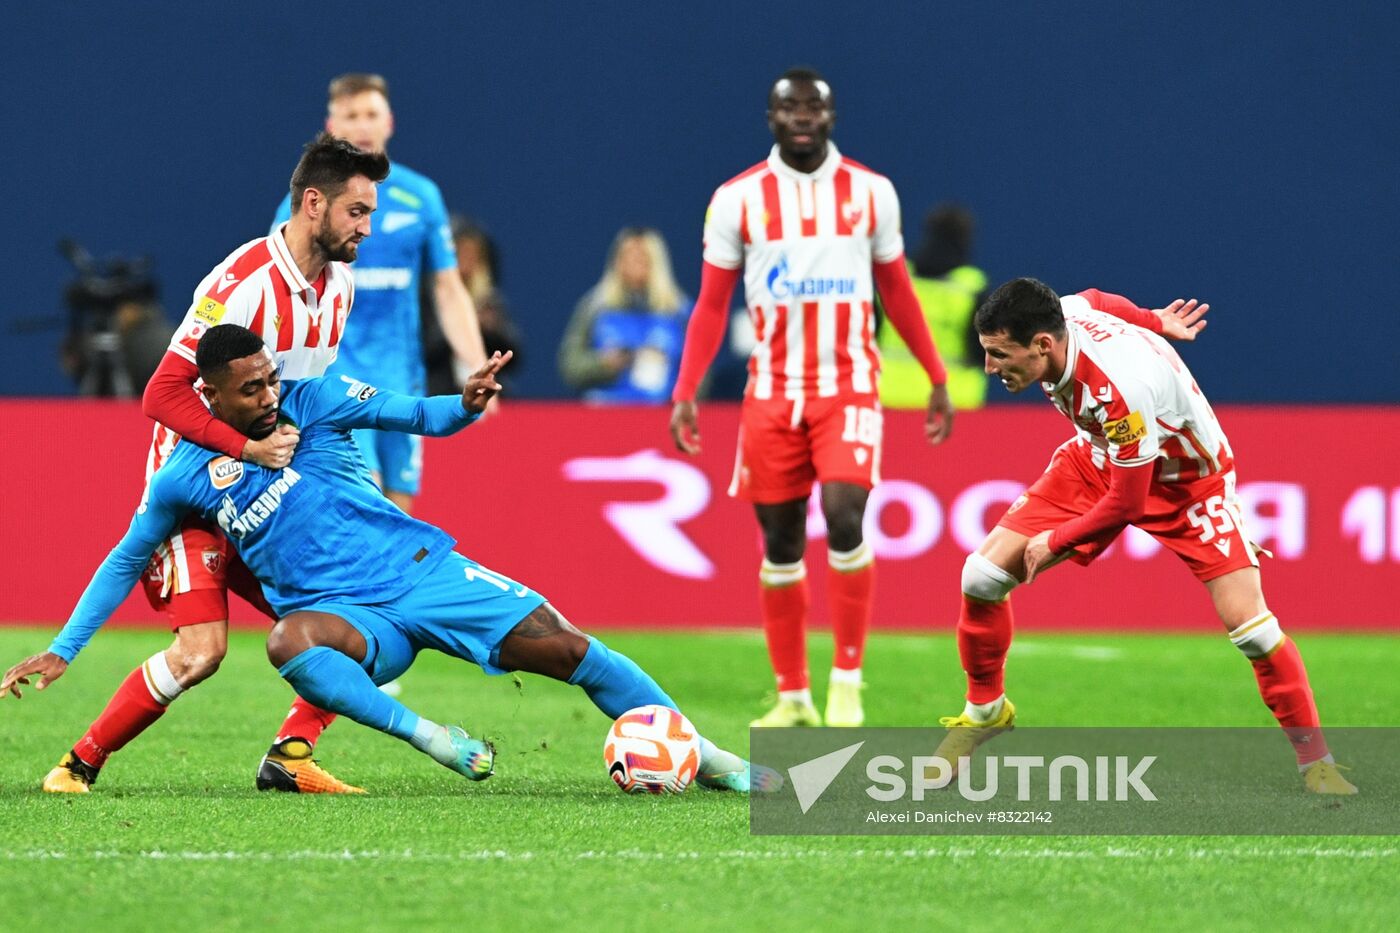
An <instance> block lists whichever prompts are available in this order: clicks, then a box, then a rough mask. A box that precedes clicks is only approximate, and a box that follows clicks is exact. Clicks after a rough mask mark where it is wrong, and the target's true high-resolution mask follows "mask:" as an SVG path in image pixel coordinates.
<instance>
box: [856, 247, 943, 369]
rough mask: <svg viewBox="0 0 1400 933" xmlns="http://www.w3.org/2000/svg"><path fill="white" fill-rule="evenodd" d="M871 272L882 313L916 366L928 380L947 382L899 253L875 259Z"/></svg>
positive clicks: (902, 257)
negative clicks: (878, 260) (873, 275)
mask: <svg viewBox="0 0 1400 933" xmlns="http://www.w3.org/2000/svg"><path fill="white" fill-rule="evenodd" d="M871 268H872V270H873V271H874V273H875V287H876V288H878V289H879V290H880V299H881V300H882V301H883V302H884V304H885V313H886V314H887V315H889V318H890V323H891V324H893V325H894V329H895V330H897V331H899V336H901V337H903V338H904V342H905V343H906V344H908V345H909V350H910V352H911V353H913V354H914V358H915V359H916V360H918V361H919V365H920V366H922V367H923V368H924V372H926V373H928V378H929V381H930V382H932V383H933V384H934V385H936V386H941V385H943V384H945V383H946V382H947V381H948V371H947V370H946V369H944V368H943V361H942V360H941V359H939V357H938V348H936V347H935V346H934V345H933V337H931V336H930V335H929V330H928V321H926V320H924V312H923V310H922V309H921V308H920V307H919V299H918V297H917V296H916V295H915V294H914V283H913V282H911V281H909V269H908V267H907V266H905V264H904V256H903V254H901V255H899V256H897V257H895V258H894V259H891V260H890V261H889V262H877V263H874V264H873V266H872V267H871Z"/></svg>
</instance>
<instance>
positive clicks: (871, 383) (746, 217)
mask: <svg viewBox="0 0 1400 933" xmlns="http://www.w3.org/2000/svg"><path fill="white" fill-rule="evenodd" d="M827 145H828V151H827V157H826V160H825V161H823V162H822V164H821V167H819V168H818V169H817V170H816V171H815V172H812V173H810V174H807V173H803V172H799V171H797V170H796V169H793V168H790V167H789V166H788V165H786V164H785V163H784V162H783V160H782V159H781V158H780V157H779V156H778V149H777V147H776V146H775V147H773V151H772V152H771V153H770V154H769V156H768V159H767V160H766V161H764V162H760V163H759V164H758V165H755V166H754V167H753V168H751V169H749V170H748V171H746V172H744V173H743V174H741V175H738V176H736V177H735V178H732V179H730V180H729V181H727V182H725V183H724V184H723V185H721V186H720V187H719V190H717V191H716V192H715V195H714V198H713V199H712V200H711V201H710V209H709V211H707V212H706V215H705V261H706V262H708V263H710V264H711V265H715V266H719V267H720V268H724V269H737V268H739V266H741V265H742V266H743V267H744V291H745V295H746V303H747V305H748V310H749V316H750V317H751V319H752V320H753V325H754V331H755V335H756V337H757V341H758V342H757V345H756V346H755V347H754V350H753V354H752V356H751V357H750V358H749V384H748V388H747V390H746V394H747V395H748V396H750V397H752V398H757V399H769V398H789V399H793V400H799V399H803V398H810V397H821V398H827V397H830V396H834V395H837V394H838V393H840V394H845V393H852V392H854V393H861V394H873V393H875V392H876V391H877V390H878V388H879V385H878V383H879V376H880V356H879V353H878V352H877V351H876V348H875V335H874V325H875V320H874V295H875V290H874V285H873V283H872V281H871V269H870V267H871V263H872V262H880V263H884V262H889V261H891V260H895V259H899V258H900V257H901V256H902V255H903V254H904V238H903V236H902V235H901V233H900V219H899V197H898V196H897V195H896V194H895V190H894V185H892V184H890V180H889V179H888V178H886V177H884V176H883V175H878V174H876V173H875V172H872V171H871V170H870V169H868V168H866V167H865V166H863V165H861V164H860V163H859V162H854V161H852V160H850V159H847V158H845V157H843V156H842V155H841V153H840V152H838V151H837V149H836V146H835V145H834V144H831V143H828V144H827Z"/></svg>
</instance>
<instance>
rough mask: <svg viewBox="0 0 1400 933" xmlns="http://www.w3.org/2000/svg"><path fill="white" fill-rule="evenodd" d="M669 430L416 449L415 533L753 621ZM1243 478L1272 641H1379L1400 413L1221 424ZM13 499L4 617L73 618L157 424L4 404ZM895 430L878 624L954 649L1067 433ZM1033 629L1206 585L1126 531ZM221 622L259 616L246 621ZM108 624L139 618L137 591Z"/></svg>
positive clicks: (591, 602) (522, 434)
mask: <svg viewBox="0 0 1400 933" xmlns="http://www.w3.org/2000/svg"><path fill="white" fill-rule="evenodd" d="M667 414H668V413H667V411H666V410H664V409H656V408H594V407H587V406H583V405H574V404H532V403H524V402H516V403H512V404H508V405H507V406H506V407H505V409H504V411H503V413H502V414H501V415H499V416H498V417H494V418H490V419H488V420H486V421H484V422H482V423H479V424H477V425H474V426H472V427H471V428H469V429H467V430H466V431H465V432H463V433H462V434H460V435H458V436H456V437H452V438H444V439H436V440H429V441H428V442H427V445H426V451H425V458H424V459H425V461H426V473H425V479H424V489H423V495H422V496H421V498H420V499H419V503H418V512H419V514H420V515H421V516H422V517H423V518H425V519H427V520H429V521H432V522H434V523H436V524H439V525H441V526H442V527H443V528H445V529H447V530H448V531H449V532H451V533H452V534H453V535H455V536H456V537H457V539H458V541H459V545H458V547H459V550H461V551H462V552H463V553H465V554H468V555H469V556H471V557H473V558H475V559H477V560H480V561H481V562H482V563H484V564H486V565H488V566H490V567H492V568H495V569H497V570H499V571H501V572H502V573H506V574H509V575H510V576H513V577H516V578H517V579H520V580H522V581H524V582H526V583H529V584H530V585H531V586H533V587H535V588H537V589H539V590H540V591H541V592H543V593H545V594H546V595H547V596H549V598H550V599H551V600H552V601H553V602H554V603H555V605H557V606H558V607H559V608H560V610H561V611H563V612H564V614H565V615H567V616H568V617H569V618H570V619H572V620H573V621H575V622H576V623H577V624H579V625H581V626H585V627H587V626H605V625H628V626H658V627H660V626H687V627H701V626H750V625H756V624H757V598H756V587H757V571H758V561H759V557H760V550H759V540H758V533H757V529H756V525H755V523H754V520H753V517H752V515H751V514H750V510H749V508H748V507H747V506H746V505H745V504H743V503H741V502H738V501H736V500H734V499H731V498H729V497H728V495H727V494H726V489H727V486H728V483H729V476H730V471H731V469H732V464H733V457H734V439H735V431H736V426H737V421H738V410H737V408H736V407H733V406H728V405H720V404H714V405H707V406H702V409H701V426H702V428H703V435H704V450H703V453H702V454H701V455H700V456H698V457H695V458H690V457H686V456H684V455H681V454H679V453H677V452H675V450H674V449H673V448H672V447H671V443H670V438H669V435H668V433H667V429H666V418H667ZM1219 414H1220V417H1221V420H1222V422H1223V423H1224V425H1225V428H1226V431H1227V432H1228V433H1229V436H1230V438H1231V442H1232V444H1233V445H1234V448H1235V452H1236V459H1237V462H1238V465H1239V483H1240V485H1239V491H1240V496H1241V499H1242V504H1243V512H1244V515H1245V518H1246V523H1247V525H1248V527H1249V529H1250V533H1251V536H1252V537H1253V538H1255V539H1256V540H1257V541H1258V542H1259V543H1261V544H1263V545H1264V546H1265V547H1268V548H1270V549H1271V550H1272V551H1273V553H1274V558H1273V559H1272V560H1268V561H1265V564H1264V573H1265V577H1264V581H1265V591H1266V593H1267V594H1268V598H1269V604H1270V607H1271V608H1272V609H1273V610H1274V611H1275V612H1277V613H1278V615H1279V616H1280V618H1281V619H1282V621H1283V623H1284V626H1285V628H1293V629H1302V628H1338V629H1358V628H1373V629H1374V628H1382V629H1384V628H1391V627H1395V626H1397V625H1400V608H1397V603H1395V602H1392V601H1391V600H1389V599H1388V594H1392V593H1396V592H1400V468H1397V461H1400V440H1397V438H1398V437H1400V412H1396V411H1391V410H1386V409H1380V408H1323V407H1291V408H1276V407H1275V408H1262V407H1260V408H1248V407H1233V408H1231V407H1225V408H1222V409H1220V411H1219ZM0 419H3V423H4V424H5V440H4V442H3V446H2V447H0V450H2V451H3V463H4V471H5V476H6V479H7V480H8V482H7V484H6V486H7V497H6V500H5V504H4V508H3V515H0V567H2V568H3V576H4V585H3V587H0V622H15V621H59V620H62V619H63V618H65V617H66V616H67V614H68V612H69V610H70V609H71V608H72V605H73V603H74V602H75V601H76V599H77V598H78V596H79V594H80V593H81V592H82V589H83V587H84V586H85V585H86V583H87V581H88V579H89V578H90V576H91V574H92V572H93V571H94V570H95V569H96V567H97V565H98V564H99V563H100V562H101V560H102V558H103V557H104V556H105V554H106V553H107V551H108V549H110V547H111V546H112V545H113V544H114V543H115V542H116V541H117V540H118V538H119V537H120V535H121V534H122V532H123V531H124V530H125V528H126V525H127V522H128V521H129V519H130V515H131V511H132V509H133V508H134V507H135V505H136V503H137V501H138V499H139V496H140V492H141V485H142V469H143V464H144V461H145V454H146V447H147V442H148V440H149V437H150V423H149V422H148V421H146V420H145V419H144V418H143V417H142V416H141V413H140V411H139V409H138V408H137V406H136V405H135V404H133V403H123V402H85V401H23V400H9V401H3V402H0ZM920 426H921V419H920V417H919V416H918V415H915V414H904V413H892V414H890V415H889V416H888V418H887V423H886V426H885V445H886V446H885V456H884V461H883V468H882V469H883V474H884V478H885V481H884V482H883V483H882V484H881V485H880V486H879V487H878V488H877V489H876V491H875V492H874V493H873V494H872V497H871V505H870V509H869V515H868V522H867V535H868V537H869V539H870V540H871V542H872V544H873V545H874V548H875V551H876V554H877V556H878V558H879V561H880V563H879V570H878V574H879V576H878V584H877V589H878V598H877V606H876V624H877V626H880V627H886V628H904V629H926V630H938V631H950V630H951V629H952V625H953V622H954V621H955V618H956V612H957V597H958V580H959V575H960V572H961V566H962V562H963V558H964V555H965V554H966V553H967V551H968V550H969V549H971V548H975V547H976V546H977V544H978V542H979V541H980V540H981V538H982V536H983V534H985V532H986V529H987V528H988V527H989V526H990V525H992V524H995V522H996V520H997V518H998V517H999V516H1000V514H1001V512H1002V511H1003V510H1004V509H1005V507H1006V505H1007V504H1008V503H1010V502H1011V501H1012V500H1014V499H1015V498H1016V496H1017V495H1018V494H1019V493H1020V492H1021V490H1022V489H1023V488H1024V486H1025V485H1026V484H1027V483H1029V482H1031V481H1033V480H1034V479H1035V478H1036V477H1037V476H1038V475H1039V474H1040V471H1041V470H1042V469H1043V468H1044V466H1045V463H1046V462H1047V461H1048V459H1049V456H1050V453H1051V451H1052V450H1053V449H1054V448H1055V446H1056V445H1057V444H1058V443H1059V442H1060V441H1062V440H1063V439H1064V438H1065V437H1066V436H1067V435H1068V425H1067V424H1066V423H1065V422H1064V421H1063V420H1062V419H1061V418H1060V417H1059V416H1058V415H1057V414H1056V413H1055V412H1053V411H1052V410H1050V408H1049V407H1048V406H1026V407H1021V406H1017V407H1014V408H1002V409H992V410H989V411H984V412H978V413H974V414H965V415H963V416H961V417H960V418H959V419H958V421H957V425H956V431H955V434H954V437H953V439H952V440H951V441H950V442H949V443H947V444H945V445H943V446H941V447H937V448H934V447H929V446H928V445H927V444H926V443H925V442H924V441H923V439H922V434H921V430H920ZM808 532H809V549H808V566H809V572H810V574H811V579H812V592H813V613H814V624H816V625H818V626H820V625H822V623H823V619H824V617H825V609H824V603H825V598H824V592H823V591H824V586H823V580H824V578H825V567H824V564H825V560H824V555H825V538H824V536H823V531H822V527H821V520H820V516H819V514H816V513H815V512H814V514H813V516H812V518H811V520H810V521H809V524H808ZM1015 600H1016V609H1017V624H1018V626H1019V627H1021V628H1038V629H1071V628H1075V629H1084V628H1102V629H1173V630H1187V631H1190V630H1195V631H1202V632H1211V631H1214V630H1215V625H1216V623H1215V622H1214V619H1213V616H1212V613H1211V610H1210V605H1209V602H1208V601H1207V599H1206V596H1205V593H1204V591H1203V589H1202V587H1201V586H1200V585H1199V584H1197V583H1196V582H1195V581H1194V579H1193V578H1192V577H1191V575H1190V574H1189V573H1188V572H1187V570H1186V568H1185V567H1184V566H1183V565H1182V564H1181V563H1180V562H1179V561H1178V560H1177V559H1176V558H1175V557H1173V556H1172V555H1171V554H1170V553H1169V552H1167V551H1165V550H1164V549H1162V548H1160V547H1158V546H1157V545H1156V542H1154V541H1153V540H1152V539H1151V538H1149V537H1148V536H1146V535H1143V534H1141V533H1138V532H1136V531H1135V530H1132V529H1130V530H1129V532H1128V533H1127V534H1125V535H1124V536H1123V537H1122V538H1120V539H1119V541H1118V542H1117V543H1116V544H1115V545H1114V547H1113V549H1112V551H1111V552H1110V553H1109V554H1107V555H1106V556H1105V557H1103V558H1102V559H1100V560H1099V561H1098V562H1097V563H1095V564H1094V565H1093V566H1091V567H1089V568H1080V567H1077V566H1070V565H1065V566H1062V567H1059V568H1056V569H1055V570H1053V571H1052V572H1050V573H1048V574H1047V575H1046V576H1044V577H1043V578H1041V579H1040V580H1038V581H1037V582H1036V583H1035V585H1034V586H1031V587H1024V588H1022V589H1020V590H1018V591H1017V593H1016V596H1015ZM234 617H235V620H240V619H241V620H244V621H249V620H253V619H254V618H255V616H253V614H252V613H251V612H250V610H248V609H247V608H246V607H242V606H240V607H238V608H236V609H235V610H234ZM117 618H118V619H119V620H127V621H140V620H153V619H155V616H154V614H153V613H152V612H151V611H150V609H149V608H148V607H147V606H146V604H145V601H144V599H142V597H141V596H140V594H139V593H138V594H136V595H134V596H133V597H132V598H130V599H128V600H127V602H126V603H125V605H124V606H123V607H122V609H121V610H120V611H119V613H118V615H117Z"/></svg>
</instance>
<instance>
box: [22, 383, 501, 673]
mask: <svg viewBox="0 0 1400 933" xmlns="http://www.w3.org/2000/svg"><path fill="white" fill-rule="evenodd" d="M280 417H281V420H283V421H285V422H287V423H290V424H294V425H296V426H297V427H298V428H299V429H300V431H301V441H300V443H299V444H298V445H297V450H296V455H295V456H294V457H293V458H292V463H291V465H290V466H288V467H286V468H284V469H281V470H269V469H265V468H263V467H260V466H258V465H257V464H254V463H246V462H244V461H241V460H233V459H231V458H229V457H226V456H224V455H222V454H219V453H215V452H213V451H210V450H206V449H205V448H203V447H200V446H198V445H197V444H194V443H192V442H189V441H185V442H184V443H181V444H178V445H176V447H175V451H174V453H172V454H171V455H170V459H168V460H167V461H166V462H165V463H164V464H163V465H162V466H161V468H160V469H159V470H157V471H156V472H155V473H154V474H153V475H152V476H151V479H150V482H149V484H148V486H147V487H146V495H145V497H144V498H143V500H142V502H141V505H140V507H139V508H138V509H137V510H136V515H135V517H134V518H133V519H132V521H131V527H130V528H129V529H127V532H126V535H125V536H124V537H123V538H122V540H121V542H120V543H119V544H118V545H117V546H116V548H115V549H114V550H113V551H112V553H111V554H109V555H108V557H107V559H106V560H104V561H103V562H102V566H101V567H100V568H98V571H97V574H96V575H95V576H94V577H93V579H92V582H91V583H90V584H88V588H87V590H86V591H85V592H84V593H83V597H82V599H81V600H80V601H79V602H78V605H77V607H76V608H75V609H74V610H73V615H72V616H71V617H70V618H69V620H68V624H67V625H65V626H64V627H63V630H62V631H61V632H59V634H58V637H57V638H56V639H54V642H53V644H52V645H51V646H50V647H49V650H50V651H52V652H53V653H54V654H57V655H58V656H60V657H62V658H64V659H66V660H72V658H73V656H74V655H76V654H77V653H78V651H79V650H81V649H82V647H83V646H84V645H85V644H87V642H88V639H90V638H91V637H92V634H93V632H95V631H96V630H97V628H98V627H99V626H100V625H102V623H103V622H105V621H106V620H107V618H108V616H110V615H111V614H112V612H113V611H115V610H116V608H117V606H119V605H120V604H121V602H122V600H124V599H125V598H126V596H127V594H128V593H130V592H131V589H132V587H133V586H135V585H136V582H137V580H138V579H140V576H141V573H142V571H143V570H144V569H145V567H146V564H147V563H148V562H149V561H150V559H151V554H152V553H153V552H154V551H155V549H156V547H157V546H158V545H159V544H160V542H161V541H163V540H164V539H165V538H166V537H168V536H169V535H170V533H171V532H172V531H174V530H175V528H176V527H177V526H178V525H179V523H180V521H181V519H182V518H184V516H185V515H187V514H189V513H191V512H193V513H196V514H198V515H201V516H203V517H204V518H205V519H207V520H209V521H211V522H214V523H216V524H217V525H218V526H219V527H220V528H222V529H223V531H224V533H225V534H226V535H228V537H229V540H230V541H232V542H233V545H234V546H235V547H236V548H237V549H238V553H239V555H240V556H241V557H242V558H243V562H244V563H245V564H247V565H248V569H249V570H251V571H252V572H253V574H254V576H256V577H257V578H258V580H259V582H261V583H262V585H263V591H264V593H265V594H266V595H267V599H268V602H269V603H270V604H271V605H272V608H273V610H274V611H275V612H276V613H277V614H278V615H279V616H283V615H286V614H287V613H289V612H293V611H295V610H297V609H300V608H305V607H306V606H310V605H312V604H314V603H316V602H318V601H323V600H325V599H328V598H336V597H344V598H353V599H355V600H357V601H359V602H366V603H381V602H387V601H390V600H393V599H396V598H398V597H400V596H402V595H403V594H404V593H406V592H408V591H409V590H411V589H412V588H413V587H414V586H415V585H416V584H417V583H418V582H419V581H420V580H422V579H423V578H425V577H426V576H427V575H428V574H429V573H430V572H431V571H432V570H433V568H434V567H436V566H437V565H438V564H439V563H441V562H442V560H444V559H445V558H446V557H447V555H448V554H449V553H451V552H452V548H453V546H454V545H455V544H456V541H455V539H453V538H452V536H451V535H449V534H447V533H446V532H444V531H442V530H441V529H439V528H436V527H434V526H432V525H429V524H427V523H426V522H421V521H419V520H417V519H416V518H411V517H410V516H408V515H406V514H404V513H403V512H402V511H400V510H399V509H398V508H397V507H396V506H394V505H393V504H392V503H391V502H389V500H388V499H386V498H384V496H383V494H382V493H380V491H379V490H378V488H376V487H375V485H374V484H373V483H372V482H370V480H369V478H368V476H367V475H366V473H365V470H364V466H363V464H362V462H361V460H360V454H359V451H358V450H357V449H356V447H355V445H354V442H353V441H352V440H351V439H350V434H349V432H350V429H352V428H378V429H381V430H391V431H404V432H409V433H414V434H427V435H432V436H440V435H445V434H451V433H453V432H455V431H458V430H460V429H462V428H463V427H465V426H466V425H468V424H470V423H471V422H472V421H474V420H476V416H475V415H471V414H468V413H467V411H466V409H464V408H463V407H462V401H461V398H460V397H457V396H438V397H436V398H426V399H425V398H414V397H409V396H404V395H399V394H397V393H394V392H380V391H378V390H377V389H375V388H374V387H373V386H369V385H366V384H365V383H363V382H359V381H356V380H354V379H351V378H349V377H348V376H326V377H322V378H319V379H303V380H301V381H297V382H290V381H289V382H284V383H282V412H281V416H280Z"/></svg>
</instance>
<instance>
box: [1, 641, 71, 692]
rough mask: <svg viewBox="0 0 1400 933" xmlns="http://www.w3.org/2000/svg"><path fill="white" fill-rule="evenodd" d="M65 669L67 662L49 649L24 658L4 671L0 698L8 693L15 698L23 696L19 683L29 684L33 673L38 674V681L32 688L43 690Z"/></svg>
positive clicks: (61, 674) (66, 668) (60, 675)
mask: <svg viewBox="0 0 1400 933" xmlns="http://www.w3.org/2000/svg"><path fill="white" fill-rule="evenodd" d="M66 670H68V662H67V661H65V660H63V659H62V658H60V657H59V656H58V655H56V654H54V653H53V652H51V651H45V652H44V653H43V654H36V655H34V656H33V657H28V658H25V659H24V660H23V661H21V662H19V663H18V664H16V665H15V666H14V667H12V668H10V669H9V670H8V671H6V672H5V678H4V680H0V700H3V699H4V698H5V696H6V694H10V693H13V694H14V695H15V699H16V700H18V699H20V698H21V697H22V696H23V694H21V693H20V692H19V687H20V684H24V685H25V686H26V687H27V686H29V678H30V677H32V676H34V675H35V674H38V675H39V682H38V683H37V684H35V685H34V689H35V690H43V689H44V688H45V687H47V686H48V685H49V684H51V683H53V682H54V681H55V680H58V678H60V677H62V676H63V672H64V671H66Z"/></svg>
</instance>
